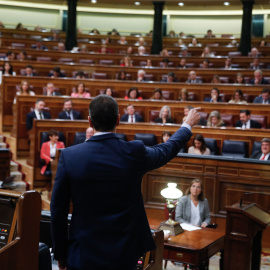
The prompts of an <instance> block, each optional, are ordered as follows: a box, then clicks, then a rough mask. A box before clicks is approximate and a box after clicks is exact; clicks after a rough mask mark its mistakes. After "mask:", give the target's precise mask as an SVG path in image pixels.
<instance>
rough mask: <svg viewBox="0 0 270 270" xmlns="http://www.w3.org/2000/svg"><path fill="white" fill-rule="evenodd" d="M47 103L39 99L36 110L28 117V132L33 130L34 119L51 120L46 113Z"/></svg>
mask: <svg viewBox="0 0 270 270" xmlns="http://www.w3.org/2000/svg"><path fill="white" fill-rule="evenodd" d="M44 107H45V102H44V100H43V99H41V98H39V99H37V100H36V103H35V110H33V111H32V112H30V113H28V114H27V115H26V128H27V130H30V129H32V127H33V119H38V120H40V119H51V115H50V113H48V112H45V111H44Z"/></svg>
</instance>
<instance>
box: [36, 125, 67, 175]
mask: <svg viewBox="0 0 270 270" xmlns="http://www.w3.org/2000/svg"><path fill="white" fill-rule="evenodd" d="M48 135H49V139H50V140H49V141H48V142H44V143H43V144H42V146H41V150H40V158H41V159H43V160H44V161H45V165H43V166H42V168H41V171H40V173H41V174H43V175H46V176H51V175H52V171H51V162H52V161H53V160H54V158H55V155H56V149H61V148H65V145H64V143H63V142H59V141H58V140H59V136H58V132H57V131H56V130H50V131H49V133H48Z"/></svg>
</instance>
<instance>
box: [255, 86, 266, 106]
mask: <svg viewBox="0 0 270 270" xmlns="http://www.w3.org/2000/svg"><path fill="white" fill-rule="evenodd" d="M253 103H260V104H270V89H269V88H264V89H263V90H262V93H261V95H260V96H258V97H255V99H254V100H253Z"/></svg>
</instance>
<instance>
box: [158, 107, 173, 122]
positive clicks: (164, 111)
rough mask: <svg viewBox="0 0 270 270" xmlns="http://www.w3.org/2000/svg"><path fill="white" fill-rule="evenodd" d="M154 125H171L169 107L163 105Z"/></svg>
mask: <svg viewBox="0 0 270 270" xmlns="http://www.w3.org/2000/svg"><path fill="white" fill-rule="evenodd" d="M155 123H160V124H167V123H173V119H172V118H171V109H170V107H169V106H167V105H165V106H163V107H162V108H161V110H160V113H159V117H158V118H156V120H155Z"/></svg>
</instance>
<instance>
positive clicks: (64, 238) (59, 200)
mask: <svg viewBox="0 0 270 270" xmlns="http://www.w3.org/2000/svg"><path fill="white" fill-rule="evenodd" d="M63 152H64V150H63V151H62V152H61V155H60V158H59V162H58V167H57V173H56V177H55V183H54V188H53V192H52V200H51V226H52V239H53V250H54V257H55V259H56V260H63V259H66V258H67V246H68V230H67V216H68V212H69V205H70V190H69V184H68V175H67V173H66V168H65V160H64V154H63Z"/></svg>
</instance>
